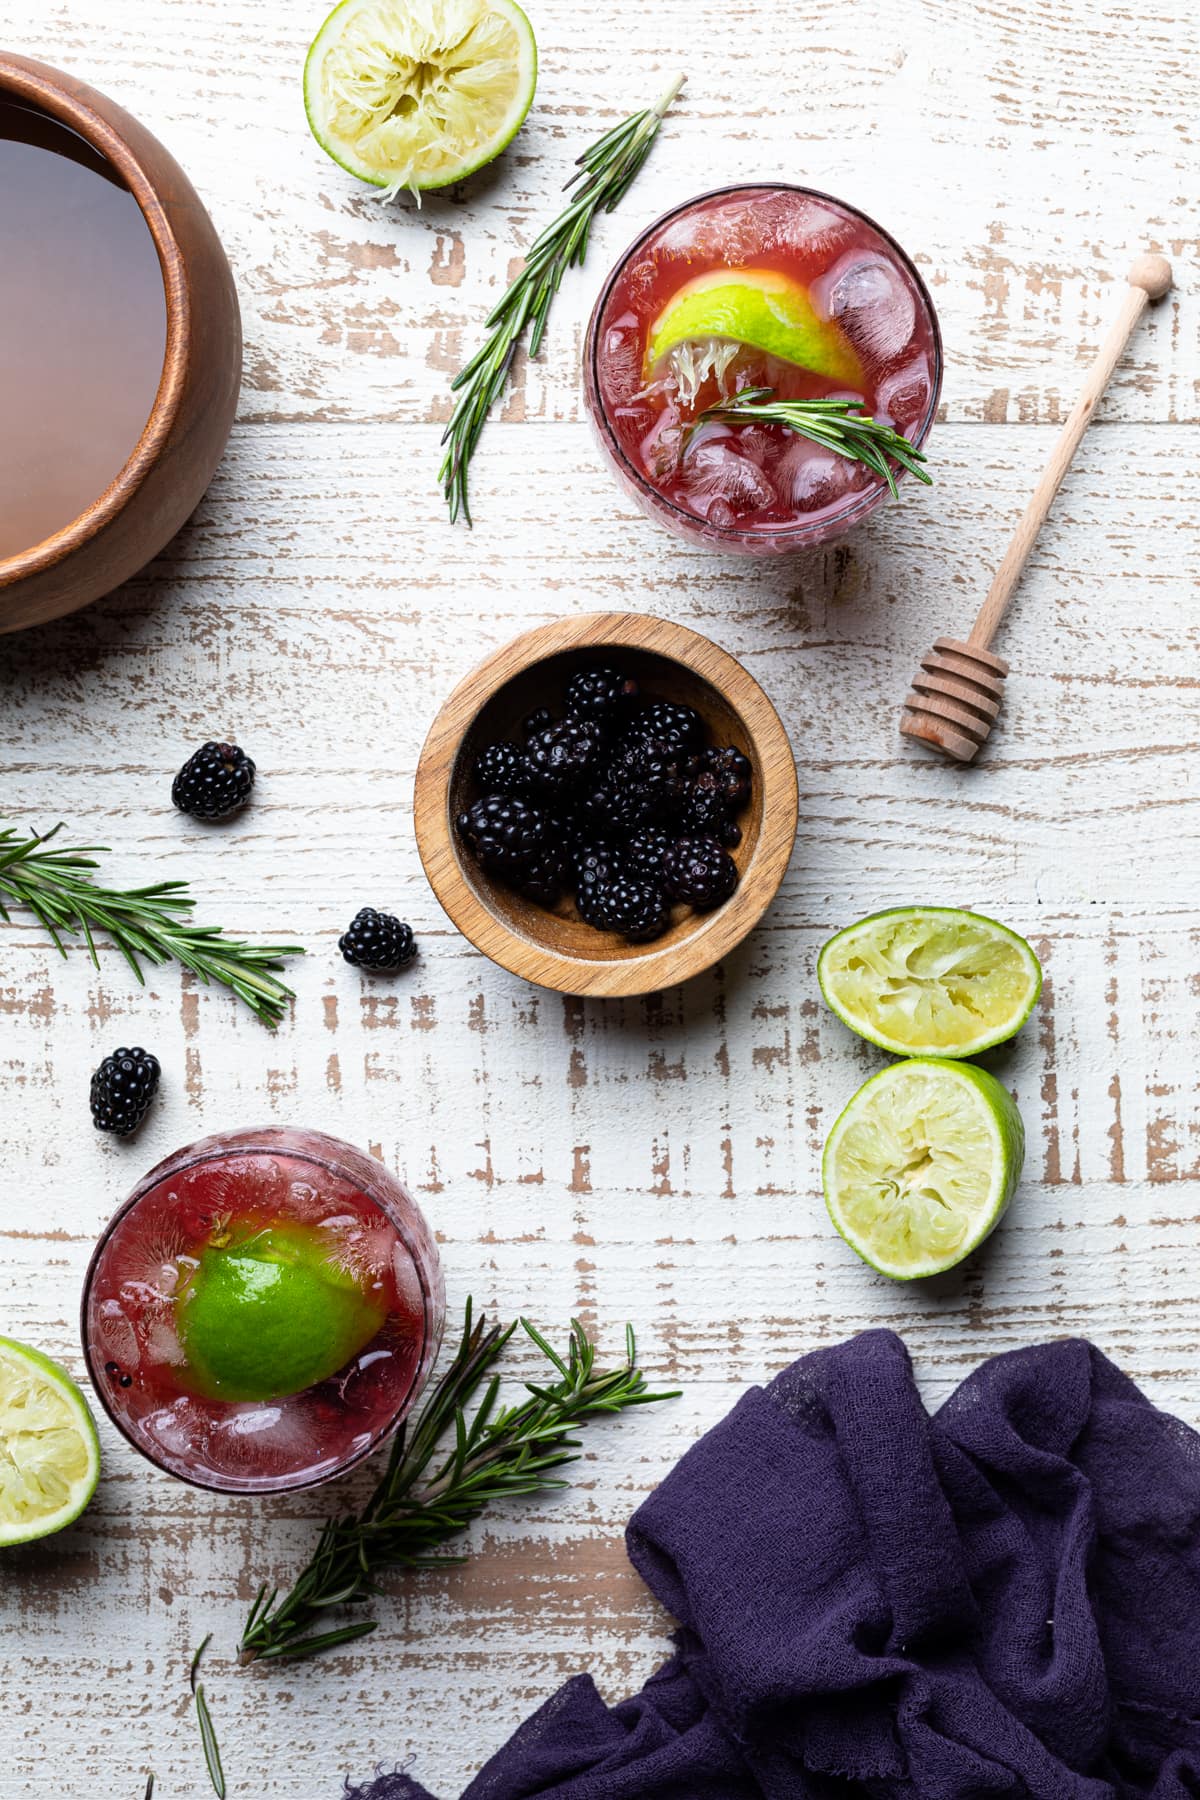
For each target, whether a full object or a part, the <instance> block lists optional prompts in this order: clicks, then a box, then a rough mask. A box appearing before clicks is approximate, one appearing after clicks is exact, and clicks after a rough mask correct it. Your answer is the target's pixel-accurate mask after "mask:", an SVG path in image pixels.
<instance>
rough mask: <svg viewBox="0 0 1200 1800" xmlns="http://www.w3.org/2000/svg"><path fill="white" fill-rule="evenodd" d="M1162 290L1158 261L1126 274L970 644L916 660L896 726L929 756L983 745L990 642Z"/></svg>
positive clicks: (946, 644) (994, 681)
mask: <svg viewBox="0 0 1200 1800" xmlns="http://www.w3.org/2000/svg"><path fill="white" fill-rule="evenodd" d="M1170 285H1171V265H1170V263H1169V262H1168V261H1167V259H1166V257H1165V256H1149V255H1147V256H1139V257H1138V259H1137V261H1136V262H1135V263H1134V265H1133V267H1132V268H1131V269H1130V271H1129V286H1128V288H1127V290H1126V292H1125V295H1124V298H1123V299H1122V301H1121V310H1120V312H1119V313H1118V314H1117V317H1116V319H1115V320H1114V321H1113V324H1112V329H1111V330H1110V331H1109V334H1108V336H1107V337H1106V338H1105V340H1104V342H1103V343H1102V344H1101V346H1100V349H1099V351H1098V352H1097V355H1096V360H1095V362H1094V363H1093V364H1092V366H1091V368H1090V369H1089V370H1088V372H1087V377H1086V379H1085V381H1084V384H1083V391H1082V393H1081V394H1080V396H1079V398H1078V400H1077V401H1076V402H1075V406H1074V409H1073V410H1072V413H1071V416H1070V418H1069V419H1068V420H1067V422H1066V424H1065V425H1064V426H1063V428H1062V431H1061V432H1060V433H1059V437H1058V441H1057V443H1056V444H1055V446H1054V449H1053V450H1052V451H1051V453H1050V461H1049V462H1048V463H1047V464H1046V468H1045V472H1044V473H1043V475H1042V479H1041V480H1040V481H1039V482H1038V484H1037V487H1036V488H1035V489H1034V491H1033V494H1032V497H1031V498H1030V501H1029V505H1028V506H1027V507H1026V508H1025V512H1024V514H1023V516H1022V518H1021V523H1020V524H1019V525H1018V526H1017V529H1016V531H1015V532H1014V533H1013V537H1012V542H1011V543H1010V544H1009V546H1008V549H1007V551H1006V552H1005V555H1004V561H1003V562H1002V563H1001V564H1000V567H999V568H998V569H997V570H996V576H995V580H994V581H993V582H992V585H991V587H990V589H989V590H988V596H987V599H986V600H985V601H984V603H983V605H982V606H981V607H980V609H979V616H978V618H977V619H976V620H975V623H974V625H973V626H972V627H971V635H970V637H969V638H968V639H967V641H966V642H965V643H963V642H961V641H960V640H959V639H958V638H944V637H943V638H938V640H937V642H936V643H935V644H934V646H933V649H932V650H931V651H930V652H929V655H928V656H926V657H924V658H923V659H922V662H921V667H920V668H919V669H918V671H917V673H916V675H915V677H914V678H913V684H912V692H911V693H910V694H909V696H908V698H907V700H906V701H905V702H904V712H903V714H902V716H901V719H900V729H901V731H902V732H903V733H904V735H905V736H906V737H911V738H918V739H919V740H920V741H921V742H922V743H923V744H928V745H929V747H930V749H932V750H940V751H941V753H942V755H943V756H949V757H952V758H953V759H954V760H955V761H956V762H964V763H969V762H972V761H973V760H974V758H975V756H976V754H977V752H978V751H979V750H980V748H981V747H982V746H983V745H984V744H985V743H986V742H987V737H988V733H989V732H990V731H991V729H992V726H993V725H994V724H995V722H996V718H997V716H998V714H999V712H1000V702H1001V700H1002V699H1003V697H1004V678H1005V676H1006V675H1007V674H1008V664H1007V663H1006V662H1005V660H1004V658H1003V657H1002V656H996V655H995V654H994V653H993V651H992V648H991V643H992V639H993V638H994V637H995V635H996V632H997V631H998V630H999V627H1000V621H1001V620H1002V619H1003V617H1004V613H1005V609H1006V607H1007V606H1008V603H1009V601H1010V600H1011V599H1012V596H1013V592H1014V590H1015V588H1016V585H1017V583H1018V581H1020V579H1021V571H1022V570H1023V569H1024V567H1025V563H1026V560H1027V559H1028V556H1029V552H1030V551H1031V550H1032V549H1033V545H1034V540H1035V538H1036V537H1037V534H1038V532H1039V531H1040V530H1041V528H1042V523H1043V521H1044V519H1045V517H1046V514H1047V513H1048V512H1049V511H1050V506H1051V502H1052V501H1053V499H1054V496H1055V494H1057V492H1058V490H1059V487H1060V485H1061V483H1062V479H1063V476H1064V475H1065V474H1066V472H1067V470H1068V468H1069V467H1070V465H1071V458H1072V457H1073V456H1074V454H1075V452H1076V450H1077V449H1078V447H1079V440H1080V438H1081V437H1082V436H1083V434H1084V432H1085V431H1086V430H1087V427H1088V423H1089V421H1090V419H1091V416H1092V414H1093V413H1094V412H1095V410H1096V406H1097V403H1098V401H1099V399H1100V396H1101V395H1102V394H1103V392H1104V390H1105V388H1106V387H1107V386H1108V384H1109V381H1110V379H1111V377H1112V372H1113V370H1114V369H1115V368H1116V366H1117V364H1118V363H1119V362H1120V360H1121V356H1122V354H1123V352H1124V349H1125V346H1126V344H1127V343H1128V342H1129V340H1130V338H1131V337H1132V336H1133V330H1134V326H1135V325H1136V324H1137V322H1138V320H1139V319H1140V318H1141V316H1142V314H1143V312H1144V311H1145V310H1146V307H1147V305H1148V304H1149V302H1150V301H1151V300H1161V299H1162V297H1163V295H1164V294H1165V293H1166V292H1167V289H1168V288H1169V287H1170Z"/></svg>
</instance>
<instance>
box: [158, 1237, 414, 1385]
mask: <svg viewBox="0 0 1200 1800" xmlns="http://www.w3.org/2000/svg"><path fill="white" fill-rule="evenodd" d="M176 1306H177V1311H176V1319H177V1323H178V1328H179V1341H180V1343H181V1344H182V1345H183V1351H184V1355H185V1356H186V1358H187V1368H186V1373H185V1379H186V1383H187V1386H188V1387H189V1388H191V1389H192V1390H193V1391H194V1392H195V1393H198V1394H202V1395H204V1396H205V1397H206V1398H207V1399H210V1400H279V1399H282V1398H283V1396H284V1395H285V1394H299V1393H301V1392H302V1391H303V1390H304V1389H305V1388H308V1387H313V1386H315V1385H316V1383H317V1382H318V1381H325V1380H326V1379H327V1378H328V1377H329V1376H330V1375H336V1374H337V1372H338V1370H339V1369H341V1368H344V1367H345V1365H346V1364H347V1363H348V1362H350V1361H351V1359H352V1358H353V1357H355V1356H357V1354H358V1352H359V1351H360V1350H361V1349H363V1347H364V1346H365V1345H366V1344H368V1343H370V1341H371V1339H372V1338H373V1337H374V1336H375V1333H376V1332H377V1331H378V1330H379V1327H380V1326H381V1325H382V1324H383V1321H384V1317H385V1313H384V1309H383V1308H382V1307H381V1306H379V1305H377V1304H375V1303H374V1302H373V1301H371V1300H369V1299H368V1298H367V1296H366V1295H365V1294H364V1293H363V1291H362V1289H361V1288H360V1287H359V1285H358V1283H357V1281H356V1280H355V1279H354V1277H353V1276H351V1275H350V1274H349V1273H348V1272H347V1271H346V1270H345V1269H344V1268H340V1267H339V1266H338V1265H337V1264H336V1263H335V1262H333V1261H332V1260H331V1259H330V1255H329V1246H328V1245H327V1244H325V1243H324V1242H323V1241H322V1240H321V1239H320V1238H319V1237H318V1235H317V1234H316V1233H315V1232H313V1231H311V1230H307V1229H304V1228H302V1227H287V1226H276V1227H274V1228H273V1229H271V1230H269V1231H262V1232H259V1233H258V1234H257V1235H256V1236H255V1237H253V1238H251V1239H249V1240H247V1242H245V1243H244V1244H241V1245H228V1246H226V1247H224V1248H216V1247H212V1246H210V1247H209V1248H208V1249H206V1250H203V1251H202V1252H201V1255H200V1262H199V1266H198V1267H197V1269H196V1271H195V1274H194V1275H193V1276H192V1278H191V1280H190V1281H189V1282H188V1284H187V1286H186V1287H185V1288H184V1289H183V1291H182V1292H181V1294H180V1296H179V1299H178V1301H177V1303H176Z"/></svg>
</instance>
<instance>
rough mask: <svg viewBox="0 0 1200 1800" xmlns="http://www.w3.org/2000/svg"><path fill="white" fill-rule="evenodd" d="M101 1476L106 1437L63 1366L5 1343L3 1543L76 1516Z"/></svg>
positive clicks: (1, 1381)
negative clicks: (99, 1433) (102, 1443)
mask: <svg viewBox="0 0 1200 1800" xmlns="http://www.w3.org/2000/svg"><path fill="white" fill-rule="evenodd" d="M99 1479H100V1440H99V1438H98V1437H97V1436H96V1427H95V1425H94V1423H93V1422H92V1415H91V1413H90V1412H89V1411H88V1406H87V1401H86V1400H85V1399H84V1397H83V1395H82V1394H81V1393H80V1391H79V1389H78V1388H77V1387H76V1385H75V1383H74V1382H73V1381H72V1380H71V1377H70V1376H69V1375H68V1374H67V1371H66V1370H65V1369H60V1368H59V1366H58V1364H57V1363H54V1362H51V1361H50V1358H49V1357H48V1356H43V1355H42V1354H41V1352H40V1351H38V1350H31V1349H30V1348H29V1347H28V1345H27V1344H17V1343H14V1342H13V1340H12V1339H11V1338H0V1546H3V1545H5V1544H27V1543H28V1542H29V1540H30V1539H31V1538H40V1537H49V1536H50V1533H51V1532H53V1531H61V1530H62V1528H63V1526H64V1525H69V1524H70V1523H71V1522H72V1520H73V1519H77V1518H78V1517H79V1515H80V1513H81V1512H82V1511H83V1509H84V1507H85V1506H86V1505H87V1503H88V1501H89V1500H90V1499H91V1497H92V1495H93V1494H94V1493H95V1491H96V1483H97V1481H99Z"/></svg>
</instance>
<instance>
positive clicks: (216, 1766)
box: [196, 1687, 225, 1800]
mask: <svg viewBox="0 0 1200 1800" xmlns="http://www.w3.org/2000/svg"><path fill="white" fill-rule="evenodd" d="M196 1717H197V1719H198V1720H199V1721H200V1744H201V1747H202V1748H203V1751H204V1761H205V1763H206V1764H207V1766H208V1779H209V1780H210V1781H211V1782H212V1784H213V1792H214V1794H216V1796H217V1800H225V1771H224V1769H222V1767H221V1751H220V1748H219V1746H218V1744H217V1734H216V1732H215V1731H214V1730H213V1722H212V1714H211V1713H210V1712H209V1710H208V1701H207V1700H206V1699H205V1698H204V1689H203V1688H202V1687H198V1688H197V1689H196Z"/></svg>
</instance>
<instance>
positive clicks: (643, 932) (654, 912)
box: [589, 875, 669, 943]
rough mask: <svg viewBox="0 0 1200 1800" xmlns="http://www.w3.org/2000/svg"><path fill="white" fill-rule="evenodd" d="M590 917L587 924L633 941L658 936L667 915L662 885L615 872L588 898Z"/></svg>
mask: <svg viewBox="0 0 1200 1800" xmlns="http://www.w3.org/2000/svg"><path fill="white" fill-rule="evenodd" d="M591 906H592V911H593V914H594V918H593V919H592V920H590V921H589V923H594V924H598V925H600V926H601V927H602V928H603V929H604V930H606V931H619V932H620V933H621V935H622V936H623V937H627V938H632V939H633V941H634V942H635V943H645V941H646V940H647V939H648V938H656V937H661V936H662V933H663V932H664V931H665V930H666V929H667V925H668V923H669V915H668V912H667V902H666V900H665V898H664V896H663V891H662V888H661V887H659V886H658V884H657V883H656V882H653V881H642V880H639V879H638V878H637V877H636V876H633V875H618V876H617V877H616V879H615V880H613V881H608V882H604V883H603V884H602V885H601V886H600V887H598V888H597V889H596V891H595V893H594V894H593V895H592V897H591Z"/></svg>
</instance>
